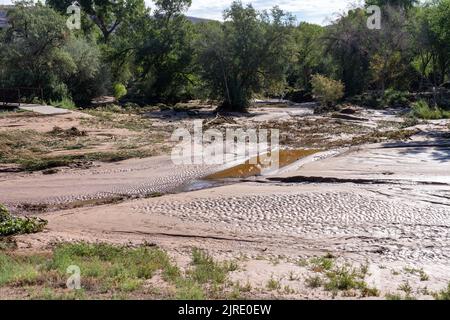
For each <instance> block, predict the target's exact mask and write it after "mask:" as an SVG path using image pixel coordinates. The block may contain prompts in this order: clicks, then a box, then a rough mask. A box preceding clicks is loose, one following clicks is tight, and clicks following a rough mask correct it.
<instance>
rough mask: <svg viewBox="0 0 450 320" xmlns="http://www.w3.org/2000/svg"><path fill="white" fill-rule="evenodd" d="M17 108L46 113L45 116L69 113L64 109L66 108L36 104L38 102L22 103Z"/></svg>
mask: <svg viewBox="0 0 450 320" xmlns="http://www.w3.org/2000/svg"><path fill="white" fill-rule="evenodd" d="M19 109H20V110H25V111H32V112H36V113H39V114H43V115H47V116H53V115H59V114H69V113H70V111H69V110H66V109H61V108H55V107H52V106H44V105H38V104H22V105H21V106H20V107H19Z"/></svg>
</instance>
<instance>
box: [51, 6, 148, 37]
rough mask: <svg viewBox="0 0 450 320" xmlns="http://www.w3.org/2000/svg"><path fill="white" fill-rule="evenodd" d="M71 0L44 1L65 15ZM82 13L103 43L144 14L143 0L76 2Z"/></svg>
mask: <svg viewBox="0 0 450 320" xmlns="http://www.w3.org/2000/svg"><path fill="white" fill-rule="evenodd" d="M72 2H73V0H46V3H47V4H48V5H50V6H51V7H52V8H54V9H56V10H58V11H59V12H61V13H63V14H65V13H66V10H67V8H68V6H70V5H71V4H72ZM78 3H79V4H80V6H81V8H82V10H83V13H84V14H86V15H87V16H88V17H89V18H90V19H91V20H92V21H93V22H94V23H95V25H96V26H97V27H98V29H99V30H100V32H101V34H102V39H103V42H105V43H107V42H109V40H110V37H111V34H113V33H114V32H116V30H117V29H118V28H119V27H120V26H121V25H122V24H126V23H129V22H130V21H133V20H134V19H136V18H138V17H140V16H142V15H143V14H145V12H146V8H145V1H144V0H78Z"/></svg>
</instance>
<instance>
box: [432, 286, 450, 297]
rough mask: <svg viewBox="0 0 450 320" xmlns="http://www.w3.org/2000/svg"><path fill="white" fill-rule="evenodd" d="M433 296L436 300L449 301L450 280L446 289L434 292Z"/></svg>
mask: <svg viewBox="0 0 450 320" xmlns="http://www.w3.org/2000/svg"><path fill="white" fill-rule="evenodd" d="M433 297H434V298H435V299H436V300H447V301H449V300H450V282H449V283H448V286H447V288H445V289H443V290H441V291H439V292H436V293H434V294H433Z"/></svg>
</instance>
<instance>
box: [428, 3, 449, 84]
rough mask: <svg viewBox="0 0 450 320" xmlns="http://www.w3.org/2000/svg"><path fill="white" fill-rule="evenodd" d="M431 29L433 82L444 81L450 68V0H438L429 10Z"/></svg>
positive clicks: (440, 82)
mask: <svg viewBox="0 0 450 320" xmlns="http://www.w3.org/2000/svg"><path fill="white" fill-rule="evenodd" d="M427 17H428V18H427V19H428V24H429V28H430V31H431V35H430V37H431V46H432V52H433V57H432V63H433V82H434V84H435V85H440V84H442V83H444V82H445V81H446V79H447V76H448V72H449V68H450V19H449V17H450V0H438V1H436V2H434V3H433V5H432V6H430V7H429V9H428V10H427Z"/></svg>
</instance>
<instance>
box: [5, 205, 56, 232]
mask: <svg viewBox="0 0 450 320" xmlns="http://www.w3.org/2000/svg"><path fill="white" fill-rule="evenodd" d="M46 225H47V221H46V220H43V219H38V218H28V217H26V218H17V217H13V216H11V214H10V213H9V211H8V209H6V208H5V206H3V205H2V204H0V236H11V235H17V234H29V233H37V232H41V231H42V230H43V229H44V228H45V226H46Z"/></svg>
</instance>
